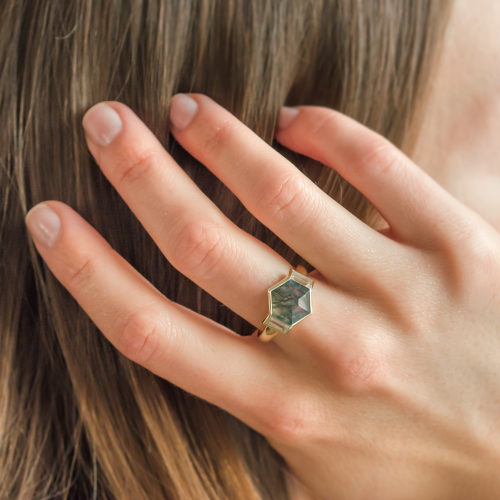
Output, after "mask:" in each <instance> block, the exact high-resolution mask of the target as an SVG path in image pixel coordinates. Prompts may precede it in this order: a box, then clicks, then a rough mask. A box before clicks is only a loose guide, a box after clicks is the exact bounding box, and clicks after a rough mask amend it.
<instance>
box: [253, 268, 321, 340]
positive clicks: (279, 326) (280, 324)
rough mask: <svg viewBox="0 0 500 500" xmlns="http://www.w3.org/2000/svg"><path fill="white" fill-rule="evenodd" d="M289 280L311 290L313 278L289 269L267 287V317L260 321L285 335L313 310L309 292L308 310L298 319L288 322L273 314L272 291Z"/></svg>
mask: <svg viewBox="0 0 500 500" xmlns="http://www.w3.org/2000/svg"><path fill="white" fill-rule="evenodd" d="M289 281H295V282H296V283H299V284H300V285H302V286H304V287H306V288H308V289H309V290H312V287H313V284H314V280H313V279H312V278H309V277H307V276H304V275H303V274H301V273H299V272H298V271H296V270H295V269H290V271H289V272H288V275H287V276H286V277H285V278H283V279H282V280H281V281H279V282H278V283H276V284H275V285H273V286H272V287H270V288H268V290H267V297H268V304H269V314H268V315H267V318H266V319H265V320H264V321H263V322H262V323H263V324H264V325H266V326H267V327H269V328H272V329H274V330H276V331H278V332H280V333H284V334H285V335H288V332H289V331H290V330H291V329H292V328H293V327H294V326H295V325H296V324H297V323H300V322H301V321H302V320H304V319H306V318H307V317H309V316H310V315H311V314H312V312H313V303H312V294H311V293H309V311H308V312H307V314H305V315H304V316H303V317H302V318H300V319H299V320H297V321H295V322H293V323H292V324H288V323H285V322H284V321H282V320H280V319H278V318H277V317H276V316H273V304H272V292H273V291H274V290H276V289H277V288H279V287H281V286H282V285H284V284H285V283H287V282H289ZM266 330H267V329H266Z"/></svg>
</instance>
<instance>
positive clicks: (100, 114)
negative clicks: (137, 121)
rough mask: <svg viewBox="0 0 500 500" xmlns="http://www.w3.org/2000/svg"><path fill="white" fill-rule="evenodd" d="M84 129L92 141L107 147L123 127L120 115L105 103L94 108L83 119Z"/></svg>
mask: <svg viewBox="0 0 500 500" xmlns="http://www.w3.org/2000/svg"><path fill="white" fill-rule="evenodd" d="M82 124H83V128H84V129H85V132H87V134H88V135H89V136H90V138H91V139H92V141H94V142H95V143H97V144H99V145H100V146H107V145H108V144H110V143H111V141H112V140H113V139H114V138H115V137H116V136H117V135H118V133H119V132H120V130H121V129H122V127H123V123H122V120H121V118H120V115H119V114H118V113H117V112H116V111H115V110H114V109H113V108H112V107H111V106H109V105H108V104H106V103H105V102H100V103H99V104H96V105H95V106H92V107H91V108H90V109H89V110H88V111H87V112H86V113H85V116H84V117H83V120H82Z"/></svg>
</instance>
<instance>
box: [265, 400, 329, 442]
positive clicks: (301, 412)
mask: <svg viewBox="0 0 500 500" xmlns="http://www.w3.org/2000/svg"><path fill="white" fill-rule="evenodd" d="M319 401H320V399H319V398H317V397H316V398H313V397H311V395H307V394H304V393H299V394H295V395H294V396H293V397H288V398H285V397H283V398H280V399H277V398H276V397H274V401H273V403H272V404H271V405H269V406H270V408H269V411H267V412H264V414H265V416H264V422H262V428H263V434H264V435H266V436H269V437H271V438H272V439H275V440H277V441H279V442H281V443H286V444H294V443H303V442H312V441H313V440H314V439H315V438H318V437H319V436H320V435H321V430H322V429H323V427H324V426H323V425H322V420H321V416H323V415H324V409H321V408H319V405H320V403H319Z"/></svg>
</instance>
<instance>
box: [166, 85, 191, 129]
mask: <svg viewBox="0 0 500 500" xmlns="http://www.w3.org/2000/svg"><path fill="white" fill-rule="evenodd" d="M197 109H198V103H197V102H196V101H195V100H194V99H191V97H189V96H187V95H186V94H175V95H174V97H172V100H171V101H170V122H171V123H172V125H173V128H174V130H175V131H177V132H180V131H181V130H183V129H185V128H186V127H187V126H188V125H189V124H190V123H191V120H192V119H193V116H194V115H195V114H196V110H197Z"/></svg>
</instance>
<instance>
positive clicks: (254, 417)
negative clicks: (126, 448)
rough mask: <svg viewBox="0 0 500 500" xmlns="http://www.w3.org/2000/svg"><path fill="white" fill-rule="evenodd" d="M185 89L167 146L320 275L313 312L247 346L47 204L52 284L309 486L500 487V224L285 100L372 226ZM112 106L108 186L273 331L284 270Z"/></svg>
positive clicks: (244, 312)
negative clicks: (377, 217)
mask: <svg viewBox="0 0 500 500" xmlns="http://www.w3.org/2000/svg"><path fill="white" fill-rule="evenodd" d="M191 97H192V99H189V98H188V97H187V96H184V95H179V96H176V97H174V98H173V101H172V106H171V121H172V123H173V130H172V132H173V134H174V135H175V138H176V139H177V141H178V142H179V143H180V144H181V145H182V146H183V147H184V148H185V149H186V150H187V151H188V152H190V153H191V154H192V155H193V156H195V157H196V158H197V159H198V160H200V161H201V162H202V163H203V164H204V165H206V167H207V168H209V169H210V170H211V171H212V172H213V173H214V174H216V175H217V176H218V177H219V178H220V179H221V181H223V182H224V183H225V184H226V185H227V186H228V187H229V188H230V189H231V190H232V191H233V192H234V193H235V194H236V195H237V196H238V198H239V199H240V200H241V201H242V203H243V204H244V205H245V206H246V207H247V209H248V210H249V211H250V212H251V213H252V214H254V215H255V217H257V218H258V219H259V220H260V221H261V222H262V223H264V224H265V225H266V226H267V227H268V228H270V229H271V230H272V231H273V232H275V233H276V234H277V235H278V236H279V237H280V238H281V239H282V240H284V241H285V242H286V243H287V244H288V245H289V246H290V247H291V248H293V249H294V250H295V251H296V252H298V253H299V254H300V255H301V256H302V257H304V258H305V259H306V260H307V261H308V262H309V263H310V264H311V265H313V266H314V268H315V269H316V270H315V271H313V272H312V273H311V274H310V276H311V277H313V278H314V280H315V285H314V288H313V299H314V314H312V315H311V316H310V317H308V318H307V319H305V320H304V321H302V322H301V323H299V324H297V326H295V327H294V328H293V330H292V331H291V332H290V334H289V335H288V336H284V335H282V334H279V335H278V336H276V337H275V339H274V340H273V341H271V342H269V343H263V342H260V340H258V339H257V338H256V335H252V336H251V337H240V336H238V335H236V334H235V333H233V332H230V331H229V330H227V329H226V328H224V327H222V326H221V325H219V324H217V323H215V322H213V321H211V320H209V319H207V318H204V317H202V316H200V315H198V314H196V313H194V312H193V311H190V310H188V309H186V308H184V307H181V306H179V305H177V304H175V303H172V302H170V301H169V300H167V299H166V298H165V297H164V296H163V295H162V294H161V293H160V292H159V291H158V290H157V289H155V288H154V287H153V286H152V285H151V284H150V283H149V282H147V281H146V280H145V279H144V278H143V277H142V276H141V275H140V274H139V273H138V272H137V271H136V270H135V269H134V268H132V267H131V266H130V265H129V264H128V263H127V262H126V261H125V260H124V259H123V258H122V257H121V256H120V255H118V254H117V253H116V252H115V251H114V250H113V249H112V248H111V247H110V245H109V244H108V243H107V242H106V241H105V240H104V239H103V238H102V237H101V236H100V235H99V234H98V233H97V232H96V231H95V230H94V229H93V228H92V227H91V226H90V225H89V224H87V223H86V222H85V221H84V220H83V218H81V217H80V216H79V215H78V214H77V213H76V212H75V211H73V210H72V209H71V208H69V207H68V206H67V205H65V204H63V203H60V202H58V201H48V202H45V203H44V205H45V208H36V209H34V210H33V211H32V212H30V214H29V216H28V218H27V220H28V224H29V225H30V228H31V229H32V232H33V234H34V235H35V236H36V235H38V238H39V239H38V241H36V246H37V248H38V250H39V252H40V254H41V255H42V257H43V258H44V259H45V261H46V262H47V264H48V266H49V267H50V269H51V270H52V272H53V273H54V274H55V276H56V277H57V278H58V279H59V280H60V281H61V283H62V284H63V285H64V286H65V287H66V288H67V289H68V291H69V292H70V293H71V294H72V295H73V296H74V297H75V299H76V300H77V301H78V302H79V303H80V305H81V306H82V307H83V309H84V310H85V311H86V312H87V314H88V315H89V316H90V317H91V318H92V320H93V321H94V322H95V324H96V325H97V327H98V328H99V329H100V330H101V331H102V332H103V334H104V335H106V337H107V338H108V339H109V340H110V341H111V342H112V343H113V344H114V345H115V346H116V347H117V349H119V350H120V351H121V352H122V353H123V354H124V355H125V356H128V357H129V358H130V359H132V360H133V361H135V362H137V363H139V364H141V365H143V366H145V367H146V368H148V369H149V370H151V371H152V372H154V373H156V374H157V375H159V376H161V377H164V378H165V379H168V380H169V381H171V382H173V383H174V384H176V385H178V386H179V387H182V388H183V389H185V390H186V391H189V392H191V393H193V394H196V395H197V396H200V397H202V398H204V399H206V400H207V401H210V402H211V403H214V404H216V405H218V406H220V407H222V408H224V409H225V410H227V411H229V412H230V413H232V414H233V415H235V416H236V417H237V418H239V419H241V420H242V421H244V422H246V423H247V424H248V425H249V426H251V427H253V428H254V429H255V430H257V431H258V432H260V433H262V434H263V435H264V436H266V437H267V439H268V440H269V442H270V443H271V445H272V446H274V447H275V448H276V450H278V452H279V453H281V454H282V456H283V457H284V459H285V460H286V462H287V463H288V465H289V466H290V468H291V470H292V472H293V473H294V475H295V476H296V477H297V479H298V480H299V481H300V482H302V483H303V484H304V485H305V486H306V487H307V488H308V489H309V490H310V492H311V495H315V496H316V497H317V498H321V499H325V500H326V499H349V500H356V499H366V498H370V499H384V500H389V499H398V500H402V499H424V498H425V499H426V500H430V499H442V498H453V499H460V498H464V499H465V498H467V499H470V498H496V496H497V492H498V488H499V486H500V485H499V483H500V479H499V478H498V473H497V470H498V467H499V466H500V291H499V290H500V288H499V283H500V235H499V234H498V233H497V232H496V231H495V230H493V229H492V228H491V227H490V226H489V225H488V224H487V223H486V222H484V221H483V220H482V219H481V218H479V216H477V215H476V214H474V213H473V212H471V211H470V210H469V209H467V208H466V207H465V206H463V205H462V204H460V203H459V202H458V201H457V200H455V199H454V198H453V197H452V196H451V195H449V194H448V193H447V192H446V191H444V190H443V189H442V188H440V187H439V186H438V185H437V184H436V183H435V182H434V181H433V180H432V179H431V178H429V177H428V176H427V175H426V174H424V173H423V172H422V171H421V170H420V169H419V168H418V167H417V166H415V165H414V164H413V163H412V162H411V161H410V160H409V159H408V158H406V157H405V156H404V155H403V154H402V153H401V152H399V151H398V150H397V149H396V148H395V147H394V146H392V145H391V144H390V143H389V142H388V141H386V140H385V139H384V138H382V137H380V136H379V135H377V134H375V133H374V132H372V131H370V130H368V129H366V128H365V127H363V126H361V125H360V124H358V123H356V122H355V121H353V120H351V119H349V118H347V117H346V116H343V115H341V114H340V113H337V112H335V111H332V110H330V109H326V108H321V107H312V106H311V107H310V106H302V107H298V108H296V109H297V110H298V114H294V112H293V111H290V110H285V111H283V112H282V117H281V118H282V119H281V124H282V125H283V126H285V125H288V126H287V127H284V128H282V129H281V130H280V131H278V133H277V140H278V141H280V142H281V143H282V144H284V145H285V146H286V147H288V148H290V149H293V150H295V151H297V152H299V153H302V154H304V155H308V156H310V157H313V158H315V159H317V160H320V161H321V162H323V163H324V164H326V165H329V166H330V167H332V168H334V169H335V170H336V171H338V172H339V173H340V174H341V175H342V176H343V177H344V178H345V179H346V180H347V181H349V182H350V183H352V184H353V185H354V186H355V187H357V188H358V189H359V190H360V191H361V192H362V193H364V194H365V195H366V196H367V198H369V199H370V200H371V201H372V202H373V204H374V205H375V206H376V208H377V209H378V210H379V212H380V213H381V215H382V216H383V218H384V219H385V220H386V221H387V223H388V226H389V228H388V229H385V230H383V231H380V232H378V231H375V230H374V229H372V228H370V227H368V226H367V225H365V224H364V223H362V222H361V221H360V220H358V219H357V218H355V217H354V216H353V215H351V214H350V213H349V212H348V211H346V210H345V209H344V208H342V207H341V206H340V205H338V204H337V203H336V202H335V201H333V200H332V199H331V198H330V197H329V196H327V195H326V194H325V193H324V192H323V191H321V190H320V189H319V188H318V187H317V186H316V185H315V184H314V183H313V182H312V181H311V180H309V179H308V178H307V177H306V176H304V175H303V174H302V173H301V172H299V170H298V169H297V168H296V167H295V166H294V165H292V164H291V163H289V162H288V161H287V160H286V159H285V158H284V157H282V156H281V155H280V154H278V153H277V152H276V151H275V150H274V149H273V148H271V147H270V146H269V145H267V144H266V143H265V142H264V141H262V140H261V139H260V138H259V137H258V136H257V135H255V134H254V133H253V132H252V131H251V130H249V129H248V128H247V127H245V126H244V125H243V124H242V123H241V122H239V121H238V120H237V119H236V118H235V117H234V116H233V115H231V114H230V113H229V112H228V111H226V110H225V109H223V108H222V107H220V106H218V105H217V104H216V103H215V102H214V101H212V100H211V99H209V98H208V97H206V96H203V95H197V94H193V95H191ZM108 104H109V106H107V105H106V104H103V103H101V104H98V105H96V106H95V107H94V108H92V110H91V111H90V112H89V113H88V114H87V115H86V117H85V119H84V125H85V128H86V132H87V139H88V145H89V148H90V151H91V152H92V154H93V156H94V158H95V159H96V161H97V162H98V164H99V165H100V167H101V169H102V171H103V172H104V174H105V175H106V177H107V178H108V179H109V180H110V182H111V183H112V184H113V185H114V186H115V188H116V189H117V190H118V192H119V193H120V195H121V196H122V197H123V198H124V200H125V201H126V202H127V204H128V205H129V206H130V208H131V209H132V210H133V212H134V213H135V214H136V216H137V217H138V219H139V220H140V221H141V223H142V224H143V225H144V227H145V228H146V230H147V231H148V232H149V234H150V235H151V237H152V238H153V239H154V240H155V242H156V243H157V244H158V246H159V248H160V249H161V251H162V252H163V254H164V255H165V257H166V258H167V259H168V260H169V261H170V262H171V263H172V264H173V265H174V266H175V267H176V268H177V269H178V270H179V271H181V272H182V273H184V274H185V275H186V276H187V277H189V278H190V279H191V280H193V281H194V282H196V283H197V284H198V285H199V286H201V287H202V288H204V289H205V290H207V291H208V292H209V293H211V294H212V295H213V296H214V297H216V298H217V299H218V300H220V301H221V302H223V303H224V304H226V305H227V306H228V307H230V308H231V309H232V310H234V311H235V312H236V313H238V314H239V315H241V316H242V317H243V318H245V319H246V320H248V321H250V322H251V323H253V324H254V325H255V326H256V327H258V328H262V323H261V322H262V320H263V319H264V318H265V317H266V315H267V312H268V311H267V307H268V306H267V288H269V287H270V286H271V285H274V284H275V283H276V282H277V281H279V280H280V279H282V278H283V277H284V276H285V275H286V274H287V273H288V270H289V268H290V264H289V263H288V262H286V261H285V260H284V259H283V258H282V257H280V256H279V255H277V254H276V253H275V252H274V251H273V250H272V249H270V248H268V247H267V246H265V245H264V244H262V243H261V242H260V241H258V240H257V239H255V238H254V237H252V236H250V235H249V234H247V233H245V232H243V231H242V230H240V229H239V228H238V227H237V226H236V225H235V224H233V223H232V222H231V221H230V220H228V219H227V218H226V217H225V216H224V215H223V214H222V213H221V212H220V211H219V209H218V208H217V207H216V206H215V205H214V204H213V203H212V202H211V201H210V200H209V199H208V198H207V197H205V196H204V195H203V194H202V192H201V191H200V190H199V189H198V188H197V186H196V185H195V184H194V183H193V182H192V181H191V179H190V178H189V177H188V176H187V175H186V173H185V172H184V171H183V170H182V169H181V168H180V167H179V166H178V165H177V164H176V163H175V162H174V161H173V159H172V158H171V157H170V156H169V154H168V153H167V152H166V151H165V150H164V148H163V147H162V146H161V144H160V143H159V142H158V140H157V139H156V138H155V137H154V136H153V134H152V133H151V132H150V131H149V130H148V129H147V127H146V126H145V125H144V124H143V123H142V122H141V121H140V120H139V119H138V117H137V116H136V115H135V114H134V113H133V112H132V111H131V110H130V109H129V108H128V107H126V106H125V105H123V104H121V103H118V102H109V103H108ZM295 113H296V112H295ZM42 207H43V205H42ZM46 207H50V209H51V210H52V212H51V211H50V210H49V209H48V208H46ZM43 216H45V217H46V218H45V219H43ZM47 217H48V218H47ZM40 224H42V225H40Z"/></svg>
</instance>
